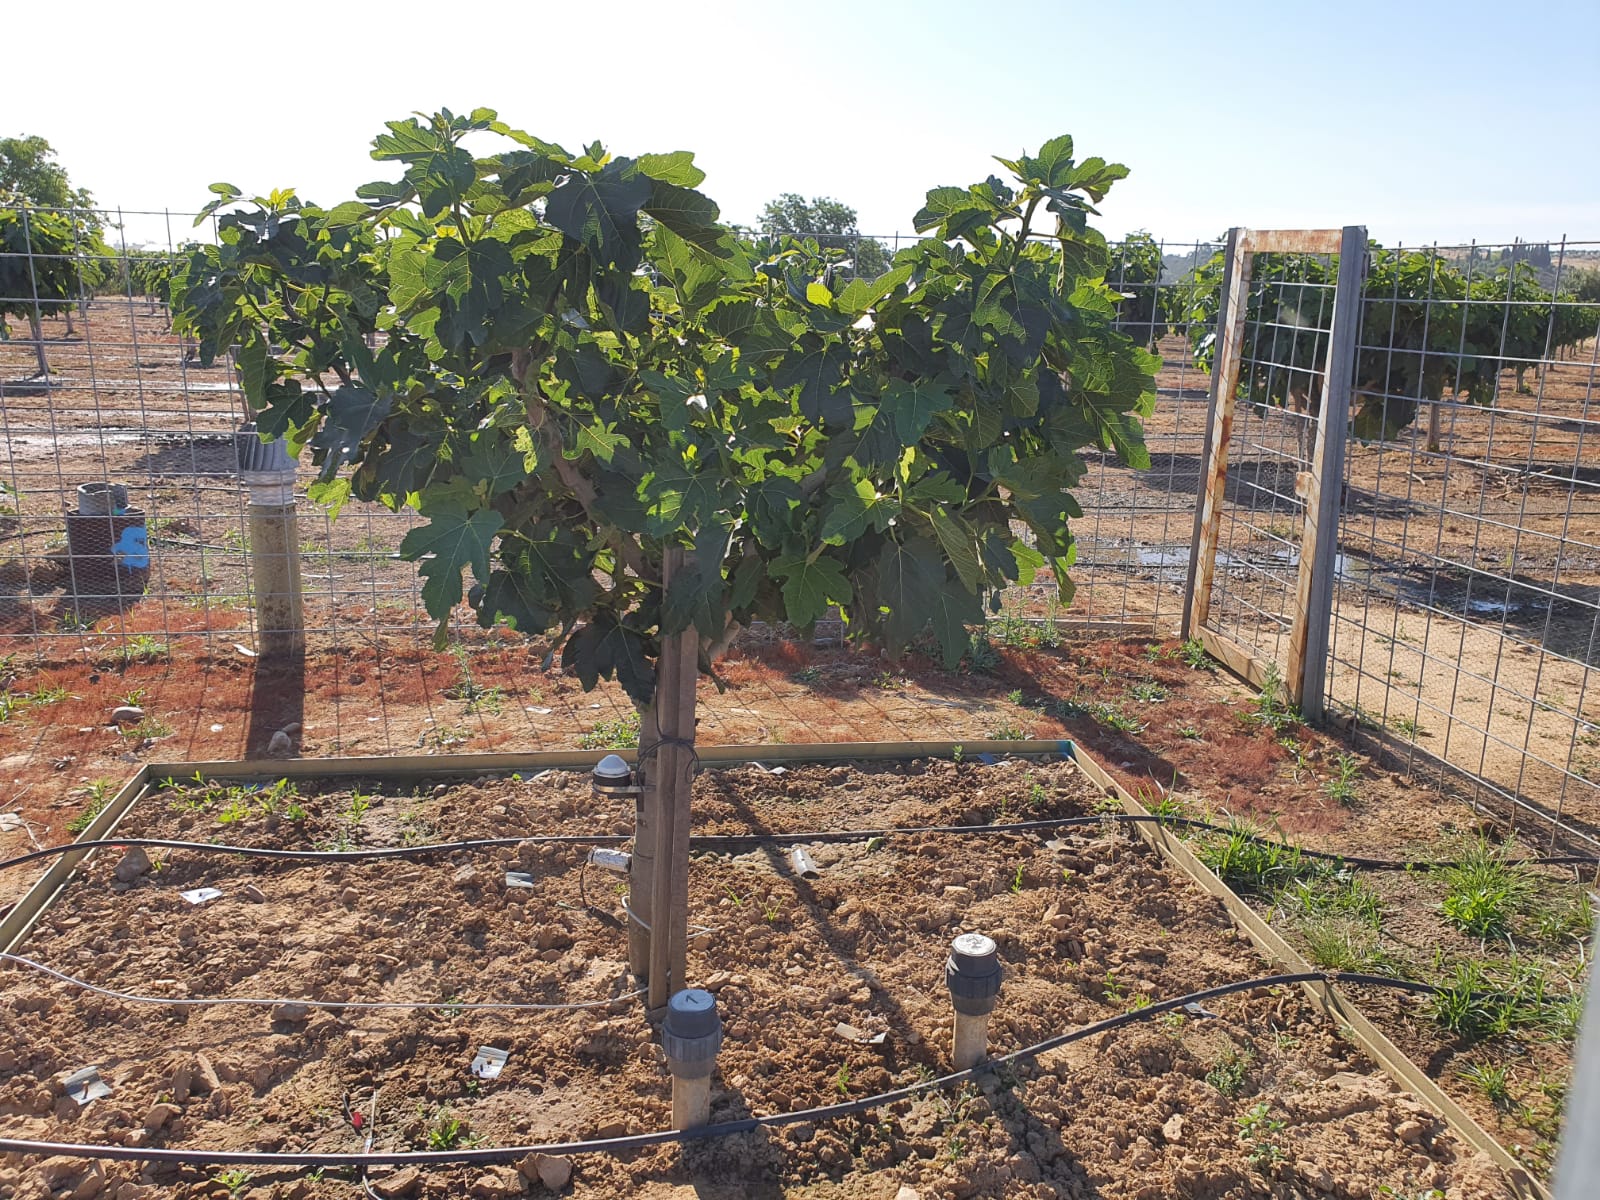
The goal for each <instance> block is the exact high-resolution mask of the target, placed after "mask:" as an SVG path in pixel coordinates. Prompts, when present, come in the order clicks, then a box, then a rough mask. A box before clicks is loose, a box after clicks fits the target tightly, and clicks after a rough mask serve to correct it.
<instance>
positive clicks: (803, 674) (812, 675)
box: [789, 667, 822, 683]
mask: <svg viewBox="0 0 1600 1200" xmlns="http://www.w3.org/2000/svg"><path fill="white" fill-rule="evenodd" d="M789 678H790V679H792V680H793V681H794V682H795V683H815V682H817V680H819V679H821V678H822V672H821V671H819V670H817V669H816V668H815V667H802V668H800V670H798V671H793V672H790V675H789Z"/></svg>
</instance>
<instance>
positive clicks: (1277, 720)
mask: <svg viewBox="0 0 1600 1200" xmlns="http://www.w3.org/2000/svg"><path fill="white" fill-rule="evenodd" d="M1253 705H1254V711H1252V712H1248V713H1246V714H1245V720H1247V721H1253V722H1255V723H1257V724H1259V725H1262V726H1264V727H1265V728H1267V729H1270V730H1272V732H1273V733H1282V732H1283V731H1284V730H1286V729H1292V728H1293V727H1294V726H1296V725H1299V724H1300V723H1301V722H1300V710H1299V709H1297V708H1296V707H1295V706H1294V705H1292V704H1290V703H1289V702H1288V700H1286V699H1284V696H1283V676H1282V674H1281V673H1280V672H1279V671H1278V664H1277V663H1268V664H1267V674H1266V678H1264V679H1263V680H1262V681H1261V691H1260V692H1259V693H1258V694H1257V695H1256V698H1255V700H1254V701H1253Z"/></svg>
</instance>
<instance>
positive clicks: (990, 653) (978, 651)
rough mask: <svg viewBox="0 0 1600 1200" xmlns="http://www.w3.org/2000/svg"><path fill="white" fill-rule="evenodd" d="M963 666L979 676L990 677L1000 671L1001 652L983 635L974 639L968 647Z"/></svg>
mask: <svg viewBox="0 0 1600 1200" xmlns="http://www.w3.org/2000/svg"><path fill="white" fill-rule="evenodd" d="M962 665H963V666H964V667H965V668H966V669H967V670H968V671H971V672H974V673H976V674H979V675H989V674H992V673H993V672H995V671H997V670H999V669H1000V652H999V651H998V650H996V649H995V648H994V644H993V643H992V642H990V641H989V639H988V638H987V637H986V636H984V635H983V634H979V635H978V636H976V637H974V638H973V639H972V641H971V643H970V644H969V645H968V646H967V653H966V655H965V657H964V658H963V659H962Z"/></svg>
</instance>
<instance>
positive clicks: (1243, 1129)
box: [1239, 1101, 1286, 1174]
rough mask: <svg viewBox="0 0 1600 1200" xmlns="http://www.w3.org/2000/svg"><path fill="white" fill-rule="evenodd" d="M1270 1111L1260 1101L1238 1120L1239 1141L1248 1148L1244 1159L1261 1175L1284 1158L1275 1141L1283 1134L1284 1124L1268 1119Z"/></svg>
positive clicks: (1264, 1103) (1264, 1102)
mask: <svg viewBox="0 0 1600 1200" xmlns="http://www.w3.org/2000/svg"><path fill="white" fill-rule="evenodd" d="M1270 1111H1271V1109H1270V1108H1269V1107H1268V1105H1267V1103H1266V1101H1262V1102H1261V1103H1260V1104H1256V1105H1253V1106H1251V1109H1250V1111H1249V1112H1247V1113H1245V1114H1244V1116H1242V1117H1240V1118H1239V1140H1240V1141H1242V1142H1244V1143H1245V1145H1246V1146H1248V1147H1249V1149H1248V1152H1247V1153H1246V1154H1245V1157H1246V1158H1247V1159H1249V1160H1250V1164H1251V1166H1253V1167H1255V1168H1256V1170H1258V1171H1260V1172H1262V1174H1265V1173H1266V1172H1268V1171H1270V1170H1271V1169H1272V1167H1273V1164H1275V1163H1279V1162H1282V1161H1283V1159H1284V1158H1285V1157H1286V1155H1285V1154H1284V1152H1283V1148H1282V1147H1281V1146H1279V1145H1278V1143H1277V1140H1276V1139H1277V1136H1278V1134H1280V1133H1282V1132H1283V1129H1284V1123H1283V1122H1282V1121H1279V1120H1275V1119H1274V1118H1272V1117H1269V1116H1268V1115H1267V1114H1268V1113H1269V1112H1270Z"/></svg>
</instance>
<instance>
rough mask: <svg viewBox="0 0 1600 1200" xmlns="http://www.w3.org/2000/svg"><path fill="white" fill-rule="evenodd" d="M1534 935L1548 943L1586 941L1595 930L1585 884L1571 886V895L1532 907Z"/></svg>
mask: <svg viewBox="0 0 1600 1200" xmlns="http://www.w3.org/2000/svg"><path fill="white" fill-rule="evenodd" d="M1533 930H1534V935H1535V936H1536V937H1537V938H1538V939H1539V940H1540V941H1541V942H1544V943H1546V944H1548V945H1564V944H1565V943H1567V942H1578V943H1579V944H1580V945H1581V944H1582V943H1583V942H1584V941H1586V940H1587V939H1588V937H1589V935H1590V934H1591V933H1592V932H1593V931H1594V904H1593V902H1592V901H1591V900H1590V899H1589V891H1588V889H1587V888H1584V887H1574V888H1572V889H1571V897H1570V899H1567V900H1565V901H1562V900H1561V899H1560V898H1559V897H1557V902H1556V903H1544V904H1540V905H1539V906H1538V907H1536V908H1535V909H1534V910H1533Z"/></svg>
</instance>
